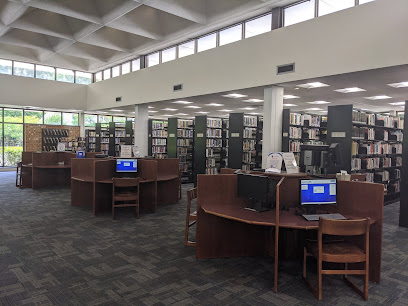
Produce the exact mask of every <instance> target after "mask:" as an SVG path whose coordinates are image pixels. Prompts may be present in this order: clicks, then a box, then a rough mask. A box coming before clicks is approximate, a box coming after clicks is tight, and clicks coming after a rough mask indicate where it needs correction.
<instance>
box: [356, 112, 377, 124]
mask: <svg viewBox="0 0 408 306" xmlns="http://www.w3.org/2000/svg"><path fill="white" fill-rule="evenodd" d="M352 121H353V122H359V123H364V124H369V125H375V114H369V113H366V112H360V111H357V110H353V114H352Z"/></svg>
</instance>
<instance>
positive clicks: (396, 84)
mask: <svg viewBox="0 0 408 306" xmlns="http://www.w3.org/2000/svg"><path fill="white" fill-rule="evenodd" d="M388 86H391V87H394V88H402V87H408V82H400V83H392V84H388Z"/></svg>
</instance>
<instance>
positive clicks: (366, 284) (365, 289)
mask: <svg viewBox="0 0 408 306" xmlns="http://www.w3.org/2000/svg"><path fill="white" fill-rule="evenodd" d="M369 274H370V267H369V264H368V260H367V261H366V265H365V275H364V299H365V300H366V301H367V300H368V281H369V280H368V277H369Z"/></svg>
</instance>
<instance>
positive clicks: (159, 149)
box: [152, 146, 167, 153]
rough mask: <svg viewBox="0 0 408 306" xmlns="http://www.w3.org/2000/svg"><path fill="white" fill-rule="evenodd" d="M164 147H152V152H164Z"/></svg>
mask: <svg viewBox="0 0 408 306" xmlns="http://www.w3.org/2000/svg"><path fill="white" fill-rule="evenodd" d="M166 152H167V151H166V147H165V146H162V147H152V153H166Z"/></svg>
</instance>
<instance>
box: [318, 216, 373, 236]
mask: <svg viewBox="0 0 408 306" xmlns="http://www.w3.org/2000/svg"><path fill="white" fill-rule="evenodd" d="M369 231H370V218H365V219H359V220H331V219H323V218H320V219H319V234H324V235H333V236H360V235H365V234H367V233H369Z"/></svg>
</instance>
